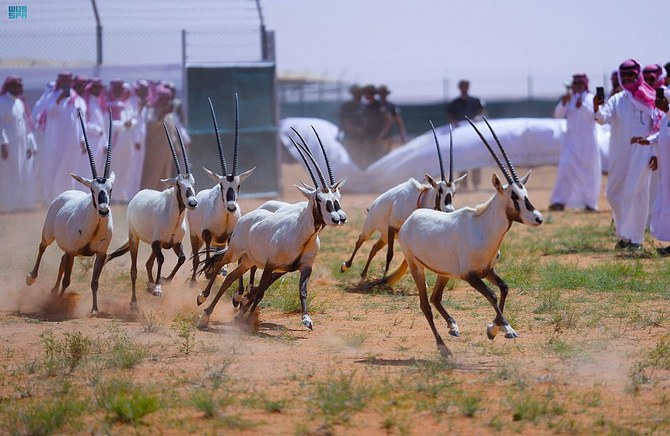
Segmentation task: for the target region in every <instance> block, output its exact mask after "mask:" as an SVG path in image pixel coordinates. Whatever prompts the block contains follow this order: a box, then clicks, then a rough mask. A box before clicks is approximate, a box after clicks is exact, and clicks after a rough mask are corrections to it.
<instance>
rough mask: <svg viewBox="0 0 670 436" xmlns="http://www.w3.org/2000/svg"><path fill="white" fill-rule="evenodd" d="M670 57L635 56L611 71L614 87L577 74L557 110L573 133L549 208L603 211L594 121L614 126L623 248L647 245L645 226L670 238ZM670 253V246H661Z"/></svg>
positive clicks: (613, 167) (612, 184) (614, 194)
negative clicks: (593, 84)
mask: <svg viewBox="0 0 670 436" xmlns="http://www.w3.org/2000/svg"><path fill="white" fill-rule="evenodd" d="M669 70H670V63H667V64H665V66H661V65H660V64H652V65H647V66H646V67H644V68H642V66H641V65H640V63H639V62H638V61H636V60H634V59H628V60H626V61H624V62H623V63H622V64H621V65H619V68H618V69H617V70H616V71H615V72H614V73H612V76H611V81H612V83H611V85H612V91H611V93H610V95H609V96H608V97H607V98H605V96H604V93H602V94H601V93H596V94H593V93H592V92H591V91H590V89H589V79H588V77H587V76H586V75H585V74H575V75H574V76H573V77H572V84H571V87H570V91H569V92H568V93H566V94H565V95H564V96H562V97H561V99H560V100H559V102H558V104H557V105H556V109H555V111H554V116H555V117H557V118H566V120H567V133H566V136H565V142H564V144H563V149H562V151H561V157H560V160H559V164H558V173H557V177H556V183H555V186H554V189H553V192H552V194H551V199H550V206H549V209H550V210H553V211H562V210H564V209H565V208H566V207H570V208H584V209H586V210H587V211H595V210H596V209H597V203H598V197H599V195H600V185H601V163H600V154H599V150H598V145H597V142H596V131H595V123H599V124H609V125H610V144H609V165H608V177H607V185H606V198H607V202H608V204H609V207H610V209H611V211H612V217H613V222H614V226H615V229H616V236H617V243H616V246H615V248H616V249H619V250H633V251H637V250H641V249H642V248H643V242H644V236H645V230H646V228H647V227H649V229H650V232H651V235H652V236H653V237H654V238H655V239H656V240H657V241H660V242H662V243H666V244H667V243H668V242H670V219H668V218H669V217H670V111H669V110H668V98H670V93H669V92H668V85H669V84H670V82H669V79H668V76H669V73H670V71H669ZM658 253H659V254H660V255H661V256H670V245H667V246H666V247H660V248H658Z"/></svg>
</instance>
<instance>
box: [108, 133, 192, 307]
mask: <svg viewBox="0 0 670 436" xmlns="http://www.w3.org/2000/svg"><path fill="white" fill-rule="evenodd" d="M163 127H164V129H165V135H166V136H167V140H168V145H169V146H170V151H171V152H172V158H173V159H174V164H175V167H177V177H172V178H169V179H161V182H163V183H165V184H166V185H168V186H170V187H169V188H167V189H165V190H163V191H154V190H153V189H143V190H141V191H140V192H138V193H137V194H136V195H135V196H134V197H133V199H132V200H130V203H128V210H127V212H126V215H127V217H128V241H126V243H125V244H123V245H122V246H121V247H119V248H118V249H116V251H114V252H113V253H111V254H110V255H108V256H107V262H109V261H110V260H112V259H114V258H115V257H119V256H121V255H123V254H125V253H127V252H128V251H130V263H131V266H130V280H131V282H132V297H131V300H130V305H131V307H136V306H137V297H136V295H135V281H136V280H137V249H138V246H139V243H140V241H143V242H146V243H147V244H149V245H151V255H150V256H149V260H147V263H146V267H147V276H148V278H149V281H148V283H147V292H150V293H151V294H152V295H154V296H157V297H158V296H161V295H162V289H161V285H162V284H163V283H170V281H172V278H173V277H174V275H175V274H176V273H177V270H178V269H179V267H180V266H182V264H183V263H184V262H185V261H186V256H184V250H183V248H182V240H183V239H184V235H185V234H186V220H185V216H186V209H187V208H188V209H189V210H193V209H195V207H196V206H197V205H198V200H196V198H195V179H194V178H193V174H191V166H190V165H189V162H188V156H187V155H186V149H185V147H184V142H183V141H182V139H181V134H180V133H179V129H178V128H177V127H175V131H176V132H177V137H178V138H179V145H180V146H181V151H182V154H183V155H184V165H185V166H186V173H182V171H181V167H180V166H179V160H178V158H177V154H176V153H175V150H174V147H173V146H172V140H171V139H170V134H169V132H168V128H167V125H166V124H165V123H163ZM163 248H165V249H169V248H172V249H173V250H174V252H175V254H176V255H177V258H178V260H177V264H176V265H175V267H174V269H173V270H172V272H171V273H170V275H169V276H167V277H165V278H162V277H161V268H162V267H163V261H164V257H163V253H162V249H163ZM154 260H156V261H157V263H158V271H157V272H156V281H155V282H154V277H153V274H152V269H153V266H154Z"/></svg>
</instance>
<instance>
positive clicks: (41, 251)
mask: <svg viewBox="0 0 670 436" xmlns="http://www.w3.org/2000/svg"><path fill="white" fill-rule="evenodd" d="M47 246H48V244H47V243H46V242H44V241H42V242H40V246H39V248H38V251H37V260H35V266H34V267H33V270H32V271H31V272H30V277H31V278H32V279H33V280H35V279H36V278H37V274H38V271H39V269H40V262H42V255H43V254H44V250H46V249H47Z"/></svg>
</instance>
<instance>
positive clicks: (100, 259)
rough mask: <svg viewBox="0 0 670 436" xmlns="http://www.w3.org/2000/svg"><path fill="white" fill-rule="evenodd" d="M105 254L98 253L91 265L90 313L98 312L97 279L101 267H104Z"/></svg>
mask: <svg viewBox="0 0 670 436" xmlns="http://www.w3.org/2000/svg"><path fill="white" fill-rule="evenodd" d="M105 257H107V255H106V253H98V254H96V255H95V263H94V264H93V277H92V278H91V293H92V295H93V306H92V308H91V312H97V311H98V279H99V278H100V273H101V272H102V267H103V266H104V265H105Z"/></svg>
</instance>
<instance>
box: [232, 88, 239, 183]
mask: <svg viewBox="0 0 670 436" xmlns="http://www.w3.org/2000/svg"><path fill="white" fill-rule="evenodd" d="M234 150H235V151H234V152H233V177H235V176H236V175H237V160H238V157H239V155H240V101H239V98H238V97H237V92H236V93H235V149H234Z"/></svg>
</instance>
